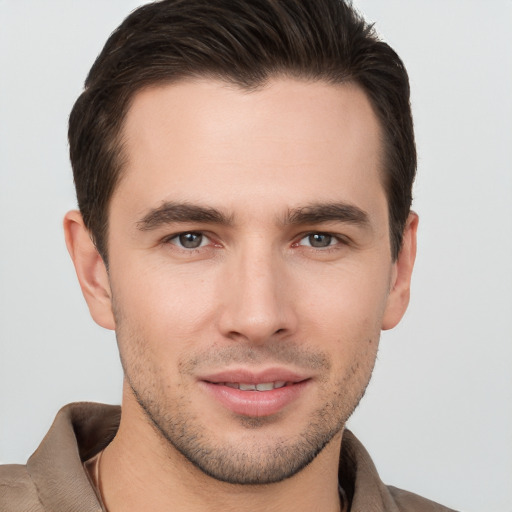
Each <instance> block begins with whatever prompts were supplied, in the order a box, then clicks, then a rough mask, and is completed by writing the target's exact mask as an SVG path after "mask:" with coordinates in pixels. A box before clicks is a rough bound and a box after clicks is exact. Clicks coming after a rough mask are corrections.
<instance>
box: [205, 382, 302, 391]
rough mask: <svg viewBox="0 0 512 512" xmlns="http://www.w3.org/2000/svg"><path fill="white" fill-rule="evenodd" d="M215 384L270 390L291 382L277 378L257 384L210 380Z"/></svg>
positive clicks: (291, 383)
mask: <svg viewBox="0 0 512 512" xmlns="http://www.w3.org/2000/svg"><path fill="white" fill-rule="evenodd" d="M212 384H215V385H217V386H227V387H228V388H232V389H239V390H240V391H272V390H273V389H280V388H284V387H285V386H292V385H293V384H294V383H293V382H285V381H283V380H279V381H276V382H260V383H258V384H249V383H242V382H212Z"/></svg>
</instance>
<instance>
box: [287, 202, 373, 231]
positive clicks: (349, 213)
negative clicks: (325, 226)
mask: <svg viewBox="0 0 512 512" xmlns="http://www.w3.org/2000/svg"><path fill="white" fill-rule="evenodd" d="M333 221H334V222H347V223H350V224H356V225H360V226H363V227H368V226H369V225H370V218H369V216H368V214H367V213H366V212H365V211H364V210H362V209H361V208H359V207H357V206H354V205H352V204H348V203H315V204H312V205H308V206H304V207H301V208H295V209H293V210H290V211H289V212H288V215H287V219H286V224H319V223H322V222H333Z"/></svg>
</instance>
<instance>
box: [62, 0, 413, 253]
mask: <svg viewBox="0 0 512 512" xmlns="http://www.w3.org/2000/svg"><path fill="white" fill-rule="evenodd" d="M276 75H286V76H290V77H296V78H302V79H307V80H323V81H326V82H328V83H335V84H340V83H355V84H357V85H358V86H359V87H361V89H362V90H363V91H364V92H365V93H366V95H367V96H368V98H369V100H370V102H371V104H372V106H373V108H374V110H375V112H376V114H377V116H378V118H379V120H380V123H381V127H382V129H383V133H384V151H385V155H384V157H385V158H384V167H385V168H384V174H383V176H384V187H385V190H386V194H387V200H388V210H389V219H390V220H389V222H390V240H391V251H392V256H393V258H396V257H397V256H398V253H399V251H400V247H401V243H402V235H403V230H404V227H405V223H406V221H407V217H408V214H409V212H410V207H411V201H412V184H413V181H414V176H415V173H416V149H415V144H414V131H413V123H412V116H411V109H410V103H409V80H408V77H407V72H406V70H405V67H404V65H403V63H402V61H401V60H400V58H399V57H398V55H397V54H396V53H395V52H394V51H393V49H392V48H391V47H390V46H389V45H387V44H386V43H384V42H382V41H381V40H379V38H378V37H377V35H376V33H375V31H374V30H373V26H372V25H369V24H367V23H366V22H365V21H364V19H363V18H362V17H361V16H360V15H359V14H358V13H357V12H356V11H355V10H354V9H353V7H352V5H351V4H350V3H349V2H348V1H343V0H163V1H160V2H155V3H151V4H148V5H145V6H142V7H140V8H139V9H137V10H135V11H134V12H133V13H132V14H130V15H129V16H128V17H127V18H126V19H125V20H124V22H123V23H122V24H121V25H120V26H119V28H118V29H117V30H116V31H115V32H114V33H113V34H112V35H111V36H110V38H109V39H108V41H107V43H106V44H105V47H104V48H103V50H102V52H101V53H100V55H99V56H98V58H97V59H96V61H95V62H94V65H93V66H92V68H91V70H90V72H89V75H88V76H87V79H86V81H85V89H84V91H83V93H82V94H81V95H80V97H79V98H78V100H77V101H76V103H75V105H74V107H73V110H72V112H71V115H70V119H69V145H70V156H71V164H72V167H73V174H74V179H75V186H76V191H77V198H78V205H79V208H80V211H81V213H82V216H83V219H84V223H85V225H86V226H87V228H88V229H89V231H90V232H91V235H92V237H93V240H94V242H95V244H96V247H97V249H98V251H99V253H100V254H101V255H102V257H103V259H104V260H105V261H107V235H108V233H107V231H108V207H109V203H110V199H111V197H112V194H113V192H114V189H115V187H116V185H117V183H118V181H119V178H120V175H121V172H122V169H123V151H122V141H121V131H122V126H123V121H124V118H125V116H126V113H127V111H128V108H129V106H130V102H131V99H132V98H133V97H134V95H135V93H136V92H137V91H139V90H140V89H142V88H143V87H146V86H149V85H154V84H159V83H164V82H169V83H171V82H174V81H177V80H181V79H185V78H192V77H209V78H215V79H222V80H225V81H228V82H231V83H234V84H236V85H238V86H240V87H242V88H247V89H255V88H258V87H261V86H263V85H264V84H265V83H266V82H267V81H268V80H269V78H271V77H273V76H276Z"/></svg>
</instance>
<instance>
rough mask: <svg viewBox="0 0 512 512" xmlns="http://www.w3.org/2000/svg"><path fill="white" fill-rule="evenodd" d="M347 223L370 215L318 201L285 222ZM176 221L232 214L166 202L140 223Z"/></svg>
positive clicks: (217, 220)
mask: <svg viewBox="0 0 512 512" xmlns="http://www.w3.org/2000/svg"><path fill="white" fill-rule="evenodd" d="M333 221H334V222H347V223H350V224H356V225H361V226H363V227H364V226H369V224H370V220H369V217H368V214H367V213H366V212H365V211H364V210H362V209H361V208H358V207H357V206H354V205H351V204H347V203H314V204H311V205H307V206H303V207H300V208H293V209H291V210H289V211H288V213H287V214H286V215H285V220H284V224H288V225H290V224H291V225H299V224H320V223H322V222H333ZM173 222H200V223H207V224H220V225H225V226H230V225H232V224H233V219H232V217H228V216H227V215H225V214H224V213H222V212H221V211H219V210H217V209H216V208H212V207H208V206H201V205H196V204H191V203H177V202H164V203H163V204H162V205H161V206H159V207H158V208H154V209H152V210H150V211H149V212H148V213H147V214H146V215H144V217H143V218H142V219H141V220H139V221H138V222H137V227H138V229H139V230H140V231H151V230H154V229H157V228H159V227H161V226H164V225H166V224H171V223H173Z"/></svg>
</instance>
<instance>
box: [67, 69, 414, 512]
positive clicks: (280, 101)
mask: <svg viewBox="0 0 512 512" xmlns="http://www.w3.org/2000/svg"><path fill="white" fill-rule="evenodd" d="M123 135H124V142H125V151H126V157H127V164H126V169H125V172H124V174H123V178H122V180H121V182H120V184H119V185H118V187H117V189H116V191H115V192H114V195H113V197H112V201H111V205H110V212H109V239H108V252H109V271H108V273H107V271H106V269H105V265H104V264H103V261H102V260H101V258H100V256H99V255H98V253H97V252H96V250H95V248H94V245H93V244H92V243H91V240H90V237H89V234H88V232H87V229H86V228H85V227H84V225H83V222H82V220H81V217H80V214H79V213H78V212H69V213H68V214H67V216H66V219H65V223H64V225H65V232H66V240H67V244H68V249H69V251H70V254H71V256H72V258H73V261H74V263H75V267H76V270H77V275H78V278H79V280H80V284H81V286H82V290H83V293H84V296H85V298H86V300H87V302H88V305H89V308H90V311H91V314H92V316H93V318H94V320H95V321H96V322H97V323H98V324H100V325H102V326H103V327H106V328H108V329H116V335H117V339H118V345H119V351H120V355H121V360H122V362H123V368H124V370H125V385H124V393H123V403H122V405H123V413H122V419H121V425H120V429H119V432H118V434H117V436H116V438H115V439H114V441H113V442H112V443H111V444H110V445H109V446H108V447H107V449H106V450H105V452H104V454H103V457H102V460H101V467H100V471H101V475H102V477H101V480H102V483H101V486H102V489H101V491H102V495H103V499H104V501H105V504H106V506H107V507H108V509H109V511H110V512H115V511H120V510H123V511H131V510H142V509H148V508H150V509H151V510H154V511H157V512H158V511H160V510H162V511H163V510H171V509H172V510H173V511H181V510H187V511H194V510H209V511H214V510H222V511H226V510H237V511H243V510H251V511H259V510H262V511H263V510H266V511H269V510H279V511H287V510H293V511H294V512H297V511H301V510H304V511H306V510H307V511H310V510H325V511H335V510H338V509H339V500H338V491H337V466H338V457H339V450H340V444H341V439H342V432H343V427H344V425H345V422H346V420H347V419H348V417H349V416H350V414H351V413H352V411H353V410H354V408H355V407H356V406H357V404H358V402H359V400H360V399H361V397H362V395H363V393H364V390H365V388H366V386H367V384H368V381H369V379H370V376H371V372H372V369H373V365H374V362H375V358H376V354H377V348H378V341H379V336H380V331H381V330H382V329H389V328H392V327H394V326H395V325H396V324H397V323H398V322H399V320H400V318H401V317H402V315H403V313H404V312H405V309H406V307H407V304H408V300H409V287H410V277H411V272H412V267H413V263H414V257H415V250H416V228H417V220H418V219H417V216H416V215H415V214H411V215H410V217H409V219H408V222H407V225H406V229H405V232H404V244H403V248H402V250H401V253H400V255H399V258H398V259H397V261H393V259H392V257H391V250H390V240H389V224H388V222H389V221H388V214H387V200H386V196H385V193H384V189H383V186H382V174H381V173H382V169H381V168H382V164H381V155H382V147H381V142H380V141H381V133H380V127H379V123H378V121H377V118H376V116H375V114H374V112H373V110H372V108H371V106H370V104H369V102H368V100H367V98H366V96H365V95H364V93H363V92H362V91H361V90H360V89H358V88H357V87H356V86H353V85H339V86H334V85H329V84H325V83H322V82H304V81H299V80H294V79H285V78H279V79H274V80H272V81H271V82H270V83H269V84H267V85H266V86H265V87H264V88H262V89H260V90H258V91H256V92H254V91H253V92H247V91H243V90H241V89H238V88H236V87H234V86H229V85H227V84H225V83H223V82H220V81H213V80H202V81H201V80H198V81H194V82H192V81H185V82H181V83H178V84H174V85H166V86H161V87H154V88H149V89H146V90H144V91H142V92H140V93H138V94H137V95H136V96H135V98H134V101H133V104H132V106H131V108H130V111H129V112H128V115H127V118H126V122H125V126H124V131H123ZM183 205H186V206H187V207H188V206H190V205H194V206H195V207H197V206H200V207H201V208H203V210H204V209H205V208H206V209H209V210H207V211H208V212H210V213H211V211H212V209H215V212H216V215H214V216H213V217H212V216H210V217H208V216H205V214H204V211H202V215H196V213H197V211H196V210H197V209H196V210H193V211H191V210H190V208H184V207H183ZM326 205H329V208H330V209H329V208H326ZM333 205H334V206H333ZM333 211H334V212H335V213H334V214H333V213H332V212H333ZM326 212H327V213H326ZM329 212H330V213H329ZM218 217H222V218H218ZM184 233H185V234H186V233H192V234H193V235H192V236H191V235H187V236H185V237H183V236H182V237H181V238H180V236H179V235H180V234H184ZM183 241H185V242H186V243H187V242H189V243H190V242H192V245H193V244H194V243H196V244H198V247H197V248H186V247H183V245H180V243H181V242H183ZM233 368H236V369H237V370H239V369H242V370H244V371H245V370H247V371H250V372H260V371H264V370H268V369H272V368H274V369H275V368H278V369H279V371H283V369H285V370H286V371H291V372H295V373H296V374H299V375H300V376H301V378H304V380H305V382H306V384H305V385H304V386H303V387H302V388H301V389H300V391H299V392H298V394H297V396H296V397H295V398H294V400H293V401H291V402H290V403H287V404H285V405H284V406H283V407H281V408H279V410H278V411H277V412H275V413H272V414H262V415H259V414H254V413H253V412H251V413H250V414H243V413H239V412H237V413H235V412H233V411H232V410H229V408H226V407H225V406H224V405H223V404H221V403H220V402H219V401H218V400H217V399H215V398H212V395H211V393H209V392H208V390H207V389H206V388H207V387H208V386H205V383H204V378H205V375H211V374H212V373H216V372H220V371H224V370H226V369H227V370H228V371H229V370H232V369H233ZM317 452H319V454H318V455H317ZM205 454H207V455H205ZM308 463H309V464H308ZM304 466H305V467H304ZM233 482H235V483H233Z"/></svg>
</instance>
